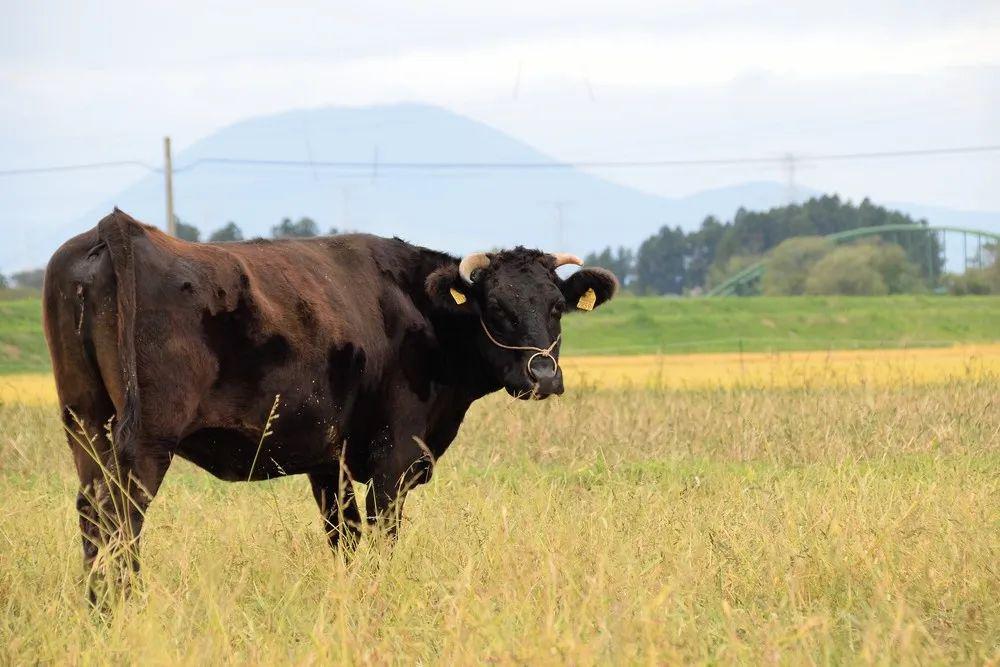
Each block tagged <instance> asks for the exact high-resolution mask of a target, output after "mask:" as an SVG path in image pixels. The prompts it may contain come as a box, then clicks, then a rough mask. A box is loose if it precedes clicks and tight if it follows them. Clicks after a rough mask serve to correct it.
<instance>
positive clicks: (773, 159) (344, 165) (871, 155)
mask: <svg viewBox="0 0 1000 667" xmlns="http://www.w3.org/2000/svg"><path fill="white" fill-rule="evenodd" d="M997 151H1000V144H998V145H984V146H958V147H949V148H922V149H914V150H893V151H872V152H856V153H823V154H814V155H810V154H796V155H795V156H794V157H795V160H796V161H797V162H823V161H834V160H868V159H880V158H898V157H922V156H941V155H969V154H977V153H991V152H997ZM788 161H789V157H788V155H787V154H786V155H779V156H770V157H725V158H701V159H669V160H603V161H602V160H597V161H581V162H562V161H555V160H553V161H551V162H435V161H428V162H410V161H403V162H385V161H381V160H378V161H377V165H378V166H377V168H378V169H379V170H387V171H493V170H496V171H503V170H512V171H516V170H524V171H535V170H537V171H545V170H561V169H633V168H638V169H642V168H658V167H697V166H733V165H753V164H756V165H778V166H782V165H783V166H787V165H788ZM213 164H215V165H232V166H250V167H305V168H311V169H312V168H317V167H320V168H332V169H345V170H355V171H365V172H368V173H370V172H371V170H372V169H373V162H372V161H368V160H365V161H352V160H271V159H254V158H227V157H204V158H198V159H196V160H194V161H192V162H189V163H188V164H186V165H183V166H181V167H177V168H175V169H174V173H180V172H184V171H189V170H192V169H196V168H198V167H200V166H202V165H213ZM125 166H132V167H141V168H143V169H146V170H148V171H150V172H159V171H162V169H160V168H158V167H153V166H151V165H149V164H147V163H145V162H142V161H139V160H119V161H114V162H92V163H89V164H74V165H60V166H52V167H33V168H27V169H4V170H0V176H16V175H23V174H43V173H53V172H66V171H83V170H88V169H107V168H113V167H125Z"/></svg>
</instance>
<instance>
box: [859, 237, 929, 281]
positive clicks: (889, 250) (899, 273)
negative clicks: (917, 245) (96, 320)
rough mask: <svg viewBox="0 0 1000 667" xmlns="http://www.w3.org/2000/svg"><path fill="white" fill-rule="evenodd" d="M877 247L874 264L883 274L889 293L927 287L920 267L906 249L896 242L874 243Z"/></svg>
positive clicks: (881, 274) (873, 245)
mask: <svg viewBox="0 0 1000 667" xmlns="http://www.w3.org/2000/svg"><path fill="white" fill-rule="evenodd" d="M870 245H872V247H873V248H874V249H875V252H874V255H873V259H872V262H873V266H874V267H875V270H876V271H878V273H879V275H880V276H882V280H883V281H884V282H885V286H886V288H887V289H888V290H889V294H912V293H914V292H923V291H925V289H926V285H925V284H924V281H923V280H922V279H921V277H920V269H919V268H918V267H917V265H916V264H914V263H913V262H911V261H910V260H908V259H907V257H906V251H905V250H903V249H902V248H901V247H900V246H898V245H896V244H895V243H878V242H875V243H872V244H870Z"/></svg>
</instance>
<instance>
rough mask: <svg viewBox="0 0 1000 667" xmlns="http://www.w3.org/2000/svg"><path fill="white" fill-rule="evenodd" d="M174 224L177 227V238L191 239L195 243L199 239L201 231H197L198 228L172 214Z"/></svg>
mask: <svg viewBox="0 0 1000 667" xmlns="http://www.w3.org/2000/svg"><path fill="white" fill-rule="evenodd" d="M174 225H175V228H176V229H177V238H179V239H183V240H185V241H191V242H192V243H197V242H198V241H200V240H201V232H200V231H198V228H197V227H195V226H194V225H189V224H188V223H186V222H184V221H183V220H181V219H180V218H178V217H177V216H176V215H174Z"/></svg>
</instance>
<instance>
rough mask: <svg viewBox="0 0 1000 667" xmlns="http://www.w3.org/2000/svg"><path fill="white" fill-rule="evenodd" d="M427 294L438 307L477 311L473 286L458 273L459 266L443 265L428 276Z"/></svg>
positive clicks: (457, 311)
mask: <svg viewBox="0 0 1000 667" xmlns="http://www.w3.org/2000/svg"><path fill="white" fill-rule="evenodd" d="M424 288H425V289H426V290H427V296H429V297H430V299H431V303H433V304H434V305H435V306H437V307H438V308H444V309H447V310H451V311H453V312H456V313H475V312H478V310H477V309H478V306H476V303H475V301H474V300H473V299H472V286H471V285H469V284H467V283H466V282H465V281H464V280H462V279H461V277H460V276H459V275H458V267H457V266H442V267H441V268H440V269H437V270H436V271H434V272H432V273H431V274H430V275H429V276H427V280H426V282H425V283H424Z"/></svg>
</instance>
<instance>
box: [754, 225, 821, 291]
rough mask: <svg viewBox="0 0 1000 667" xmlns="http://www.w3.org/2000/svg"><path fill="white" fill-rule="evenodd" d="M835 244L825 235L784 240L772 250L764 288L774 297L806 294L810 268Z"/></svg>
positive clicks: (764, 279)
mask: <svg viewBox="0 0 1000 667" xmlns="http://www.w3.org/2000/svg"><path fill="white" fill-rule="evenodd" d="M833 247H834V246H833V243H832V242H831V241H828V240H827V239H824V238H823V237H822V236H798V237H794V238H790V239H785V240H784V241H782V242H781V243H779V244H778V247H776V248H775V249H774V250H772V251H771V255H770V259H768V262H767V268H766V269H765V270H764V277H763V279H762V281H761V290H762V291H763V292H764V294H767V295H772V296H781V295H797V294H804V293H805V291H806V279H807V278H808V277H809V271H810V270H811V269H812V268H813V265H814V264H815V263H816V262H818V261H819V260H820V259H822V258H823V257H824V256H825V255H826V254H827V253H829V252H830V251H831V250H832V249H833Z"/></svg>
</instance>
